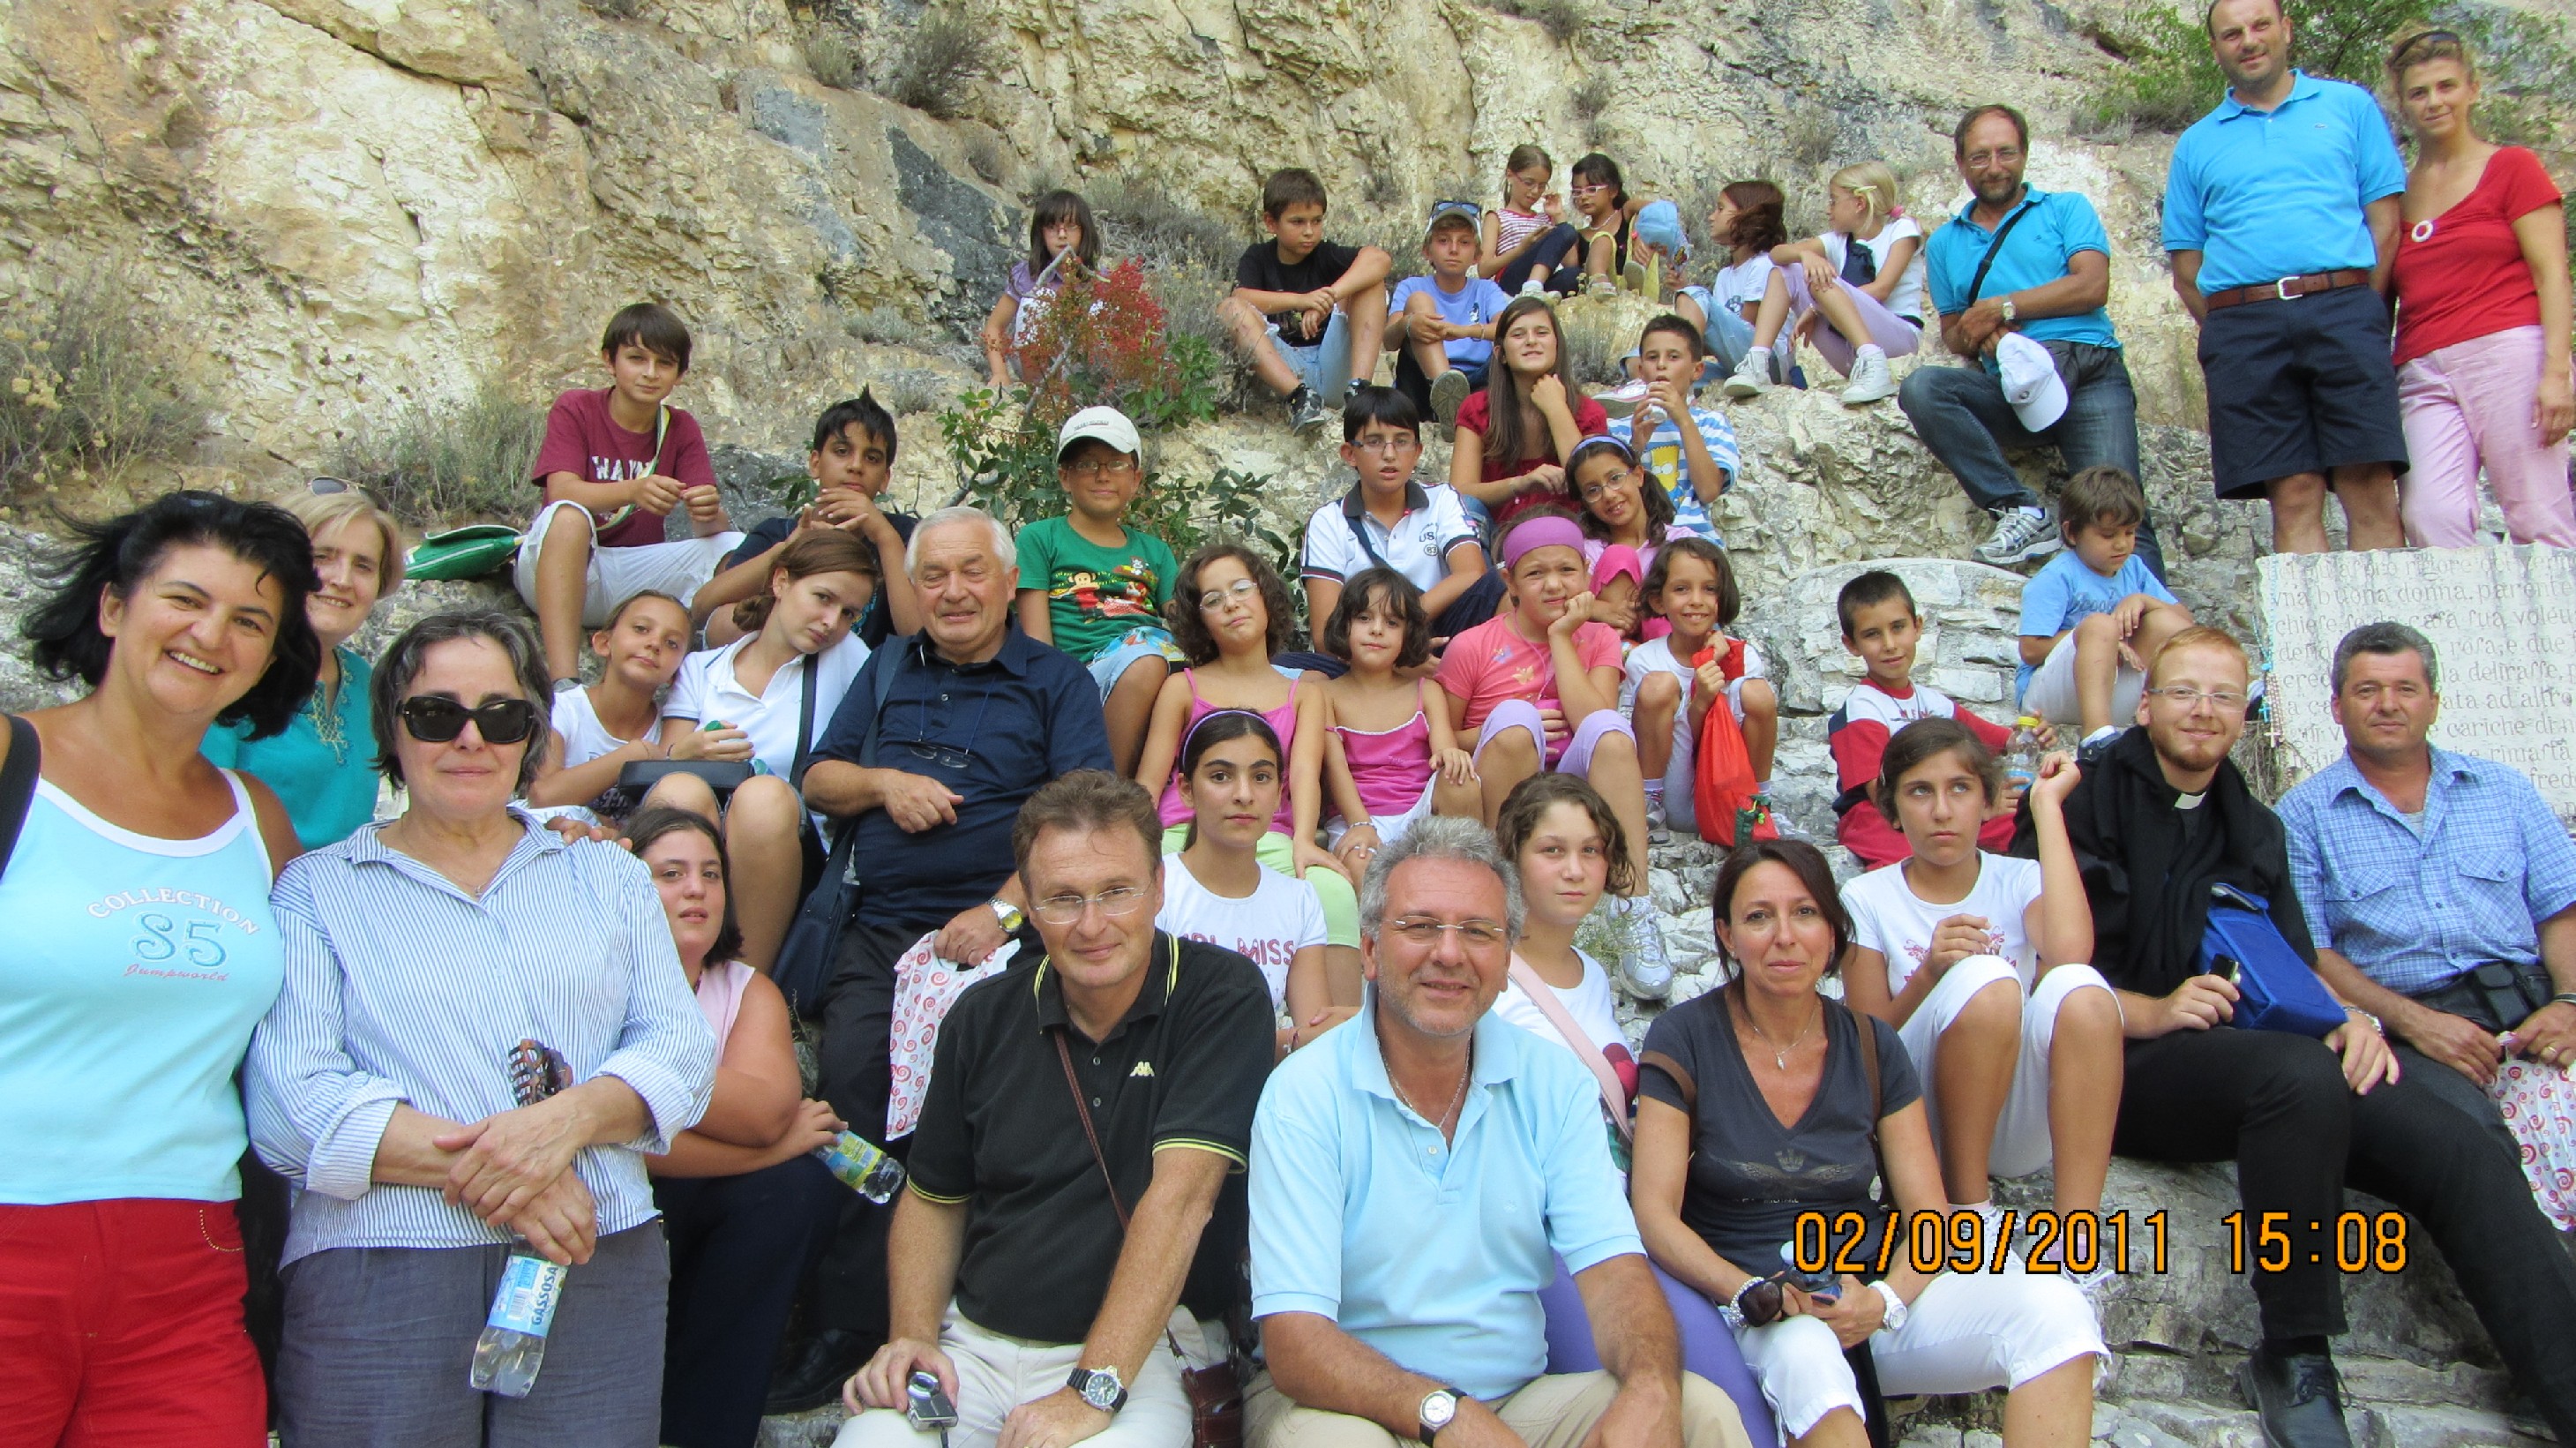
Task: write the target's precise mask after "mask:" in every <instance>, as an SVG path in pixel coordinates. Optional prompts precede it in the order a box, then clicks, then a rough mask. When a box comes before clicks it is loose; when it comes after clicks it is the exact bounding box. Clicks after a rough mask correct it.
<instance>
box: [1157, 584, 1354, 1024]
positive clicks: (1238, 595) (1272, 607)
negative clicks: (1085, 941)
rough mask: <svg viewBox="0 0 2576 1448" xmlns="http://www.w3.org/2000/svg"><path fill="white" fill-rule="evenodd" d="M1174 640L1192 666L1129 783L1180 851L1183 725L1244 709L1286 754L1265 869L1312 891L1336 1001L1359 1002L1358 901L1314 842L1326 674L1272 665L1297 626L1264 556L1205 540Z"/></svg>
mask: <svg viewBox="0 0 2576 1448" xmlns="http://www.w3.org/2000/svg"><path fill="white" fill-rule="evenodd" d="M1169 618H1170V621H1171V625H1172V638H1173V639H1174V641H1175V642H1177V643H1178V644H1179V645H1180V647H1181V652H1182V653H1184V654H1186V655H1188V657H1189V660H1190V667H1188V668H1185V669H1183V670H1181V671H1180V672H1179V673H1177V674H1175V675H1173V676H1172V677H1171V678H1169V679H1166V680H1164V681H1163V691H1162V693H1161V695H1160V696H1158V697H1157V698H1156V699H1155V701H1154V716H1153V721H1152V723H1151V724H1150V725H1149V726H1148V727H1147V729H1146V731H1145V747H1144V750H1143V752H1142V753H1141V754H1140V755H1139V756H1138V759H1137V766H1136V782H1137V783H1139V784H1142V785H1143V786H1145V788H1147V789H1149V790H1152V791H1153V792H1154V793H1155V795H1156V796H1157V797H1158V798H1159V799H1160V800H1161V801H1162V804H1161V809H1162V816H1163V824H1164V826H1165V831H1164V835H1163V847H1164V848H1165V849H1166V850H1172V849H1177V848H1179V847H1180V843H1181V839H1182V835H1183V830H1182V826H1183V825H1185V824H1186V823H1187V822H1188V821H1189V819H1190V814H1191V810H1190V806H1189V803H1188V801H1187V800H1185V799H1184V798H1183V797H1182V795H1181V788H1180V784H1181V781H1180V778H1179V776H1178V775H1177V774H1176V773H1175V771H1174V768H1173V766H1174V765H1175V764H1177V763H1178V762H1179V760H1180V756H1181V741H1182V740H1183V738H1184V737H1186V736H1187V735H1188V733H1189V730H1190V727H1191V726H1192V725H1194V724H1196V723H1198V722H1199V720H1200V719H1202V718H1204V717H1206V716H1207V715H1208V714H1211V713H1213V712H1215V711H1216V710H1219V709H1242V710H1247V711H1249V712H1251V713H1254V714H1258V715H1260V716H1261V718H1262V720H1263V721H1264V722H1266V723H1267V724H1269V726H1270V732H1271V733H1272V734H1273V735H1275V736H1276V737H1277V738H1278V740H1279V743H1280V747H1281V748H1282V750H1283V751H1284V752H1285V762H1286V767H1287V775H1286V782H1287V788H1286V790H1285V792H1284V794H1283V797H1282V798H1281V800H1280V802H1279V804H1278V805H1277V807H1276V808H1275V809H1274V810H1273V811H1272V813H1271V816H1270V825H1269V828H1268V829H1267V830H1266V831H1265V832H1264V834H1263V836H1262V840H1261V844H1260V853H1261V861H1262V863H1263V864H1266V865H1268V866H1270V867H1271V868H1272V869H1274V870H1277V871H1279V872H1280V873H1282V874H1285V875H1293V876H1295V877H1297V878H1299V879H1302V880H1304V881H1306V882H1307V883H1308V884H1310V885H1312V886H1314V887H1315V897H1316V899H1317V900H1318V901H1320V902H1321V903H1322V905H1323V907H1324V924H1325V927H1326V931H1327V939H1326V944H1325V953H1324V959H1325V964H1326V966H1327V967H1328V971H1327V974H1328V977H1329V979H1330V980H1331V982H1332V999H1333V1003H1334V1004H1335V1005H1346V1006H1356V1005H1358V1004H1359V1003H1360V948H1359V947H1360V909H1359V895H1358V892H1357V891H1356V890H1354V889H1353V880H1352V877H1351V875H1350V874H1349V873H1347V872H1346V869H1345V867H1344V865H1343V864H1342V862H1341V861H1340V860H1339V859H1337V858H1336V857H1335V856H1334V855H1333V854H1332V852H1330V851H1328V850H1326V849H1325V848H1323V846H1321V845H1319V844H1317V843H1316V832H1317V830H1318V828H1319V827H1320V823H1321V821H1322V819H1323V813H1324V801H1325V799H1326V798H1327V797H1335V798H1338V797H1339V794H1340V791H1341V790H1342V789H1344V788H1346V787H1347V786H1346V784H1345V780H1346V779H1347V772H1346V773H1345V775H1344V777H1343V778H1342V779H1336V780H1335V781H1334V782H1333V784H1332V786H1331V791H1330V794H1329V796H1328V791H1327V787H1326V784H1325V779H1324V774H1325V768H1326V764H1325V750H1324V737H1325V712H1324V676H1323V675H1321V674H1315V673H1306V672H1301V671H1299V670H1295V669H1291V668H1288V667H1285V666H1283V665H1280V664H1278V663H1276V662H1274V659H1275V658H1276V656H1277V655H1278V654H1279V653H1280V652H1281V651H1282V650H1284V649H1285V648H1287V646H1288V643H1289V639H1290V630H1291V629H1292V628H1293V627H1294V626H1295V622H1296V614H1295V612H1294V605H1293V604H1291V603H1290V602H1289V600H1288V586H1287V585H1286V584H1284V583H1282V582H1281V581H1280V579H1279V573H1278V571H1277V570H1276V569H1274V568H1272V567H1271V566H1270V564H1269V563H1268V562H1267V561H1266V560H1264V559H1263V558H1262V557H1261V556H1260V555H1259V554H1257V553H1254V552H1253V551H1252V550H1250V549H1248V548H1245V547H1242V546H1240V545H1238V544H1233V543H1211V544H1209V545H1208V546H1207V547H1204V548H1201V549H1200V550H1199V551H1198V552H1196V553H1193V554H1191V555H1190V557H1189V561H1188V562H1186V563H1183V564H1182V565H1181V570H1180V574H1179V576H1178V578H1177V579H1176V580H1175V582H1174V586H1173V588H1172V602H1171V605H1170V614H1169Z"/></svg>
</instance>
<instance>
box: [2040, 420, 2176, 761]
mask: <svg viewBox="0 0 2576 1448" xmlns="http://www.w3.org/2000/svg"><path fill="white" fill-rule="evenodd" d="M2146 516H2147V495H2146V494H2145V493H2144V492H2142V491H2140V490H2139V488H2138V483H2137V480H2136V479H2135V478H2132V477H2130V476H2129V475H2128V474H2127V473H2125V472H2123V471H2121V470H2120V469H2118V468H2115V467H2111V466H2108V465H2107V464H2106V465H2104V466H2100V467H2090V468H2086V469H2085V470H2084V471H2082V472H2080V473H2077V474H2076V475H2075V476H2073V477H2071V478H2068V479H2067V480H2066V491H2065V492H2064V493H2062V494H2061V495H2059V498H2058V503H2057V526H2058V529H2059V532H2060V533H2061V534H2062V535H2063V536H2064V538H2065V539H2066V550H2065V551H2064V552H2062V553H2060V554H2058V555H2057V556H2056V557H2054V558H2051V559H2050V560H2048V563H2047V565H2046V566H2045V567H2042V568H2041V569H2040V570H2039V572H2038V573H2037V574H2035V575H2033V576H2032V578H2031V580H2030V582H2028V583H2026V584H2024V585H2022V590H2021V676H2020V678H2019V679H2018V680H2017V681H2016V683H2017V687H2018V688H2019V690H2020V693H2021V707H2022V711H2023V712H2024V713H2027V714H2031V715H2035V716H2037V717H2038V718H2040V719H2043V720H2046V721H2047V722H2049V723H2051V724H2076V723H2081V724H2082V725H2083V727H2084V735H2083V742H2084V743H2087V744H2090V743H2092V742H2093V740H2094V739H2096V738H2097V737H2100V736H2104V735H2109V734H2115V733H2117V732H2119V726H2121V725H2122V724H2124V723H2126V722H2127V721H2129V720H2131V719H2134V718H2135V717H2136V716H2137V712H2138V699H2139V697H2140V695H2141V694H2142V692H2143V691H2144V690H2145V688H2146V682H2147V675H2146V663H2147V660H2149V659H2152V658H2154V657H2155V656H2156V650H2158V649H2160V648H2163V647H2164V646H2165V640H2167V639H2169V638H2172V637H2173V636H2174V635H2175V634H2178V633H2180V632H2182V631H2183V630H2184V629H2187V628H2189V627H2191V610H2190V609H2187V608H2185V607H2183V606H2182V603H2181V601H2180V600H2178V599H2176V598H2175V597H2174V596H2173V590H2171V589H2169V588H2167V587H2165V585H2164V582H2163V580H2161V579H2159V578H2157V577H2156V576H2155V575H2154V574H2153V573H2150V572H2148V571H2147V565H2146V563H2145V561H2144V560H2142V559H2140V558H2139V557H2138V553H2137V549H2138V525H2139V524H2140V523H2142V522H2144V521H2145V520H2146Z"/></svg>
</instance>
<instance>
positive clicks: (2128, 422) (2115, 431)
mask: <svg viewBox="0 0 2576 1448" xmlns="http://www.w3.org/2000/svg"><path fill="white" fill-rule="evenodd" d="M1950 148H1951V154H1952V156H1953V157H1954V159H1955V160H1956V161H1957V163H1958V167H1959V177H1960V179H1961V180H1964V181H1966V182H1967V183H1968V190H1969V192H1970V193H1971V195H1972V196H1973V198H1974V199H1972V200H1971V201H1970V202H1969V203H1968V206H1967V208H1966V209H1965V210H1963V211H1961V212H1960V213H1959V214H1958V215H1957V216H1954V217H1952V218H1950V220H1949V221H1948V222H1946V223H1944V224H1943V225H1942V226H1941V228H1940V229H1939V230H1937V231H1935V232H1933V233H1932V237H1931V239H1930V240H1929V241H1928V242H1926V243H1925V251H1924V256H1925V280H1926V282H1927V283H1928V284H1929V285H1930V286H1931V289H1932V305H1933V306H1934V307H1935V308H1937V309H1938V310H1939V311H1940V313H1941V340H1942V341H1943V342H1944V343H1946V344H1947V345H1948V346H1949V348H1950V351H1951V352H1952V354H1954V355H1956V356H1960V357H1966V358H1971V359H1974V361H1975V363H1976V365H1971V366H1967V367H1918V368H1916V369H1914V371H1913V372H1912V373H1911V374H1909V375H1908V376H1907V377H1906V379H1905V383H1904V385H1903V386H1902V387H1899V388H1898V389H1897V393H1896V405H1897V406H1899V407H1901V408H1903V409H1905V416H1906V417H1907V419H1909V420H1910V421H1912V422H1913V424H1914V431H1915V434H1916V435H1917V436H1919V437H1921V438H1922V439H1923V445H1924V446H1925V447H1928V448H1930V449H1931V450H1932V455H1933V456H1934V457H1937V458H1939V459H1940V460H1941V464H1942V466H1944V467H1946V468H1948V469H1949V470H1950V471H1951V472H1952V473H1955V474H1957V476H1958V479H1959V486H1960V487H1962V488H1965V489H1966V490H1967V492H1968V496H1969V498H1970V499H1972V500H1973V501H1974V502H1975V503H1976V505H1977V506H1978V507H1980V508H1983V509H1985V510H1986V511H1987V512H1988V513H1991V514H1993V515H1994V520H1995V526H1994V531H1993V532H1992V533H1990V534H1988V535H1987V537H1986V541H1985V542H1983V543H1980V544H1978V545H1977V560H1978V561H1979V562H1981V563H1992V564H1994V565H1996V566H1997V567H2000V568H2008V567H2011V566H2012V565H2013V564H2016V563H2024V562H2028V561H2029V560H2031V559H2034V558H2044V557H2046V556H2048V555H2049V554H2051V553H2054V552H2056V551H2057V550H2058V548H2059V547H2061V546H2062V544H2061V541H2060V539H2059V537H2058V529H2057V522H2056V520H2055V519H2054V518H2052V517H2050V516H2049V512H2048V509H2047V507H2046V506H2045V505H2044V504H2042V503H2041V502H2040V499H2039V495H2038V494H2036V493H2034V492H2032V491H2031V490H2030V489H2029V488H2028V487H2027V486H2025V485H2024V484H2023V483H2022V480H2021V475H2020V474H2018V473H2016V472H2014V471H2013V466H2012V464H2011V463H2010V462H2009V461H2007V460H2006V459H2005V457H2004V453H2005V450H2006V449H2015V448H2033V447H2038V446H2039V445H2040V444H2042V443H2055V444H2056V445H2057V452H2058V456H2059V457H2061V458H2063V459H2064V460H2065V463H2066V471H2067V474H2068V476H2070V477H2071V476H2073V475H2074V474H2076V473H2080V472H2082V471H2084V470H2085V469H2086V468H2089V467H2095V466H2100V465H2108V466H2110V467H2115V468H2118V469H2120V470H2121V471H2122V472H2125V473H2127V474H2128V475H2129V476H2130V477H2133V478H2134V477H2136V476H2137V475H2138V394H2137V391H2136V389H2134V388H2132V387H2131V386H2130V385H2129V368H2128V364H2127V363H2126V362H2124V361H2122V360H2121V356H2120V338H2119V334H2118V333H2116V332H2114V331H2112V330H2111V314H2110V312H2109V311H2108V310H2106V309H2105V307H2104V303H2105V302H2106V301H2107V300H2108V299H2109V297H2110V295H2111V240H2110V238H2109V237H2108V236H2106V235H2104V234H2103V231H2102V218H2101V217H2099V216H2097V215H2095V214H2094V211H2093V203H2092V202H2090V201H2087V200H2085V199H2084V197H2082V196H2081V195H2078V194H2077V193H2075V192H2072V191H2042V190H2040V189H2039V188H2038V187H2036V186H2028V185H2024V184H2023V182H2022V179H2021V177H2022V168H2023V167H2024V166H2026V165H2027V164H2028V163H2029V160H2030V125H2029V123H2028V122H2026V121H2024V120H2023V119H2022V115H2021V112H2019V111H2016V110H2014V109H2013V108H2012V107H2010V106H2001V105H1990V106H1979V107H1977V108H1976V109H1975V110H1972V111H1970V112H1968V114H1967V117H1966V118H1965V119H1963V120H1961V121H1960V122H1959V128H1958V129H1957V130H1956V131H1953V132H1952V133H1951V136H1950ZM2013 332H2019V333H2021V334H2022V335H2023V336H2025V337H2028V338H2030V339H2031V340H2032V341H2034V342H2037V343H2039V344H2040V346H2041V347H2043V348H2045V349H2047V352H2048V356H2049V360H2050V361H2052V362H2054V363H2055V364H2056V365H2057V374H2058V377H2059V379H2060V380H2061V381H2063V382H2064V383H2065V384H2066V394H2067V401H2066V409H2065V411H2064V412H2063V413H2062V414H2061V415H2060V416H2059V417H2058V418H2057V419H2056V420H2055V421H2054V422H2051V423H2049V424H2048V425H2047V426H2044V427H2039V428H2032V427H2028V426H2025V425H2024V424H2023V422H2022V419H2021V417H2020V415H2019V414H2018V413H2017V412H2016V411H2015V409H2014V407H2013V404H2012V403H2011V402H2010V401H2008V400H2007V399H2006V397H2005V395H2004V386H2003V382H2002V380H2001V379H2000V378H1999V377H1998V376H1997V373H1996V367H1995V347H1996V344H1997V343H1999V342H2001V341H2002V340H2003V339H2004V337H2005V336H2007V335H2008V334H2010V333H2013ZM2138 558H2139V559H2140V561H2142V562H2144V563H2145V564H2146V565H2147V569H2148V571H2149V572H2151V573H2153V574H2155V575H2156V577H2158V578H2162V577H2164V573H2165V560H2164V551H2163V549H2161V548H2160V547H2158V546H2157V543H2156V530H2155V525H2154V522H2153V520H2152V518H2150V519H2149V520H2148V521H2145V522H2141V523H2140V524H2139V525H2138Z"/></svg>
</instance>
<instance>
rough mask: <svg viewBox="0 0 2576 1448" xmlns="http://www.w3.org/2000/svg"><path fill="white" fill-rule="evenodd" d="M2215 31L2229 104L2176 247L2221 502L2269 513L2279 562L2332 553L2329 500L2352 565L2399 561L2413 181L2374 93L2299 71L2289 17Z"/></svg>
mask: <svg viewBox="0 0 2576 1448" xmlns="http://www.w3.org/2000/svg"><path fill="white" fill-rule="evenodd" d="M2206 18H2207V24H2208V29H2209V47H2210V51H2211V53H2212V54H2213V55H2214V56H2216V58H2217V60H2218V68H2219V70H2220V71H2222V72H2223V73H2225V75H2226V76H2227V79H2228V82H2229V89H2228V93H2227V95H2226V97H2225V98H2224V99H2222V100H2220V101H2219V103H2218V108H2217V109H2216V110H2213V111H2211V112H2210V113H2209V114H2208V115H2206V116H2203V117H2201V118H2200V119H2199V120H2198V121H2196V122H2194V123H2193V125H2192V127H2191V129H2190V130H2188V131H2185V132H2183V135H2182V139H2181V140H2180V141H2179V142H2177V143H2175V146H2174V154H2173V164H2172V168H2171V169H2170V170H2169V171H2168V172H2167V174H2166V178H2165V207H2164V242H2165V250H2166V252H2167V253H2168V254H2170V255H2171V256H2172V258H2173V274H2174V290H2175V291H2177V292H2178V293H2180V294H2181V296H2182V301H2183V305H2184V306H2185V307H2188V308H2189V309H2190V310H2191V314H2192V316H2193V317H2195V318H2196V319H2198V320H2199V322H2200V324H2201V331H2200V365H2201V371H2202V373H2203V375H2204V376H2206V378H2207V379H2208V384H2209V451H2210V464H2211V468H2212V471H2213V472H2214V473H2215V474H2216V479H2217V484H2218V496H2220V497H2222V498H2231V499H2252V498H2266V499H2269V500H2270V501H2271V504H2272V547H2273V549H2274V550H2275V551H2277V552H2283V553H2322V552H2324V551H2325V548H2326V523H2325V495H2326V489H2327V488H2328V487H2329V486H2331V487H2332V488H2333V489H2334V493H2335V496H2336V497H2337V498H2338V499H2340V500H2341V501H2342V503H2343V510H2344V523H2345V528H2346V534H2347V538H2348V541H2349V542H2350V543H2351V545H2352V546H2353V547H2354V548H2396V547H2400V546H2402V545H2403V544H2404V542H2405V534H2404V531H2403V529H2402V528H2401V526H2400V524H2399V521H2398V514H2397V477H2396V475H2397V474H2398V473H2400V472H2403V471H2404V470H2405V468H2406V435H2405V433H2404V431H2403V430H2402V429H2401V428H2400V427H2399V425H2398V413H2397V373H2396V370H2395V368H2394V367H2392V366H2391V365H2390V362H2389V352H2388V303H2387V300H2386V294H2387V291H2388V277H2389V266H2390V263H2391V261H2392V259H2393V258H2394V257H2395V256H2396V253H2397V226H2398V205H2399V202H2398V198H2399V197H2400V196H2401V195H2402V194H2403V193H2404V192H2405V190H2406V172H2405V168H2404V167H2403V166H2402V165H2401V164H2400V163H2399V161H2398V158H2397V147H2396V145H2395V144H2394V143H2393V142H2392V141H2391V140H2390V139H2389V135H2388V123H2387V121H2386V120H2385V119H2383V118H2382V117H2381V115H2380V112H2379V105H2378V102H2376V101H2374V100H2373V99H2371V96H2370V93H2369V92H2368V91H2365V90H2363V89H2362V88H2360V87H2359V86H2354V85H2347V84H2345V83H2344V82H2342V81H2334V80H2319V79H2317V78H2316V77H2314V76H2311V75H2308V74H2306V73H2304V72H2302V71H2298V70H2295V69H2292V68H2291V66H2290V21H2289V18H2288V17H2287V16H2285V15H2283V14H2282V13H2281V6H2280V0H2213V3H2212V4H2211V5H2210V7H2209V11H2208V14H2207V17H2206Z"/></svg>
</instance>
